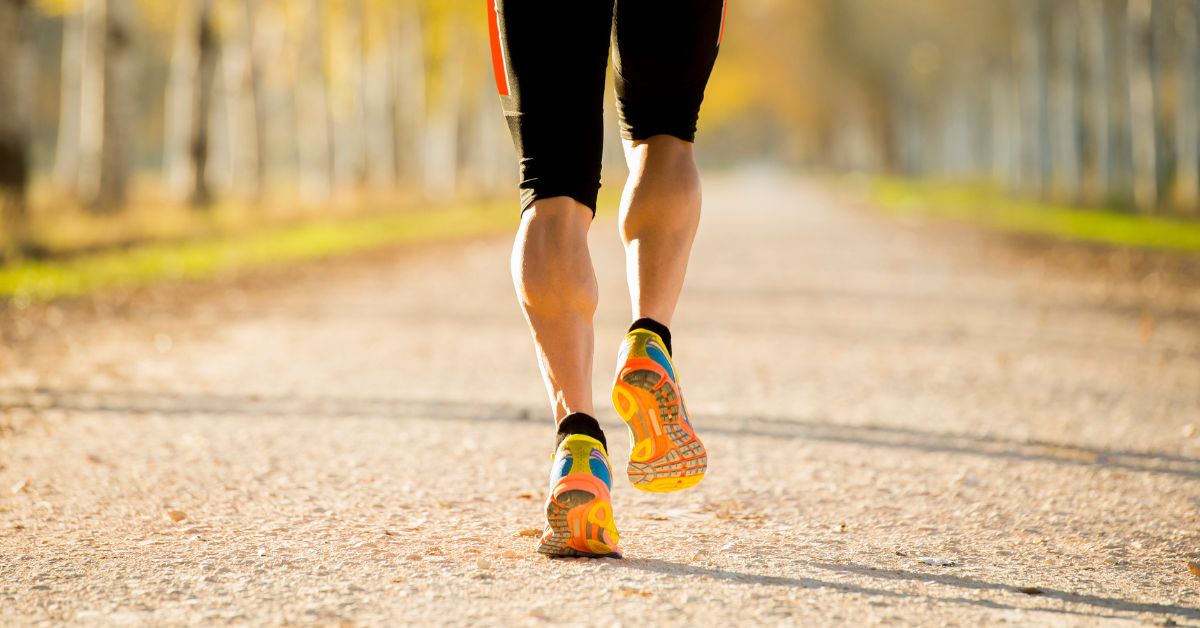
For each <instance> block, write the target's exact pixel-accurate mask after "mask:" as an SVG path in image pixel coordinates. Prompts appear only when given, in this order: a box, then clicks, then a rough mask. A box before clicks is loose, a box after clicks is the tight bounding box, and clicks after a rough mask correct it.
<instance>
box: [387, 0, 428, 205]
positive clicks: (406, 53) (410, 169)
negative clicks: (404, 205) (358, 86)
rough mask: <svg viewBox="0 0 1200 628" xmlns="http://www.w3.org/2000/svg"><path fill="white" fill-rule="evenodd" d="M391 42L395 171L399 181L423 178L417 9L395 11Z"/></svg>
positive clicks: (423, 92) (424, 91) (421, 35)
mask: <svg viewBox="0 0 1200 628" xmlns="http://www.w3.org/2000/svg"><path fill="white" fill-rule="evenodd" d="M393 30H394V32H395V35H394V36H393V37H392V39H391V46H392V55H393V57H394V62H393V64H392V67H393V68H394V71H395V73H396V77H395V79H394V84H395V89H396V112H395V116H396V171H397V175H398V177H399V178H400V180H402V181H405V182H408V183H414V184H415V183H419V182H420V181H422V180H423V179H424V157H423V156H424V150H425V144H426V141H425V131H426V128H425V116H426V109H427V107H426V98H427V97H428V86H427V82H426V76H427V75H426V67H425V66H426V63H425V26H424V16H423V15H422V13H421V9H420V6H418V5H417V4H416V3H412V4H410V5H409V6H408V8H407V9H404V10H401V11H400V12H398V15H397V17H396V24H395V27H394V29H393Z"/></svg>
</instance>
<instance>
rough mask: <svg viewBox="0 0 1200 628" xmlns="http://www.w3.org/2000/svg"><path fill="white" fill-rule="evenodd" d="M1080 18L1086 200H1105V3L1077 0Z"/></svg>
mask: <svg viewBox="0 0 1200 628" xmlns="http://www.w3.org/2000/svg"><path fill="white" fill-rule="evenodd" d="M1079 11H1080V16H1081V22H1082V26H1083V29H1082V36H1083V49H1084V53H1083V54H1084V64H1083V65H1084V67H1085V68H1086V74H1087V87H1088V92H1087V94H1088V97H1087V98H1086V99H1085V101H1084V125H1085V128H1086V129H1087V135H1086V137H1087V146H1088V148H1089V150H1088V155H1087V158H1086V162H1087V164H1088V166H1089V168H1088V171H1089V172H1090V176H1089V177H1088V179H1087V183H1086V185H1085V186H1084V189H1085V193H1084V196H1085V198H1086V200H1087V201H1088V202H1089V203H1102V202H1105V201H1107V200H1108V198H1109V195H1110V194H1111V190H1112V173H1111V168H1112V162H1111V160H1110V159H1109V155H1110V153H1111V148H1110V145H1111V143H1112V138H1111V134H1110V131H1111V120H1112V114H1111V113H1110V99H1109V94H1110V93H1111V88H1110V86H1109V82H1110V80H1111V79H1110V77H1109V67H1110V65H1111V63H1112V61H1111V60H1112V50H1111V40H1110V39H1109V38H1108V33H1107V28H1106V27H1105V22H1106V17H1105V11H1104V5H1103V4H1101V3H1099V2H1096V1H1095V0H1079Z"/></svg>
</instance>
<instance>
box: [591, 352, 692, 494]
mask: <svg viewBox="0 0 1200 628" xmlns="http://www.w3.org/2000/svg"><path fill="white" fill-rule="evenodd" d="M612 398H613V406H615V407H616V409H617V414H619V415H621V418H622V419H624V420H625V423H626V424H628V425H629V438H630V442H631V443H633V450H632V451H631V452H630V454H629V468H628V473H629V481H630V482H633V485H634V487H636V488H639V489H642V490H643V491H653V492H667V491H678V490H682V489H685V488H688V487H689V486H695V485H696V484H699V483H700V480H702V479H704V472H705V470H706V469H707V468H708V453H707V452H706V451H705V450H704V445H703V443H701V442H700V439H699V438H696V432H695V431H693V430H692V424H691V422H690V421H689V420H688V414H687V408H686V406H685V405H684V403H683V393H682V391H680V389H679V379H678V377H677V376H676V375H675V365H674V364H673V363H672V362H671V356H670V354H669V353H668V352H667V349H666V345H665V343H663V339H662V337H660V336H659V335H658V334H656V333H654V332H652V331H647V330H645V329H634V330H633V331H631V332H629V333H628V334H625V341H624V342H622V343H621V350H620V352H619V353H618V357H617V377H616V381H615V382H613V392H612Z"/></svg>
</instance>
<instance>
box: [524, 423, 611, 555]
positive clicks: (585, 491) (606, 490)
mask: <svg viewBox="0 0 1200 628" xmlns="http://www.w3.org/2000/svg"><path fill="white" fill-rule="evenodd" d="M611 490H612V472H611V470H610V467H609V465H608V452H606V451H604V445H602V444H601V443H600V441H598V440H596V439H594V438H592V437H590V436H584V435H582V434H573V435H571V436H568V437H566V438H564V439H563V441H562V442H561V443H559V445H558V450H557V451H556V452H555V454H554V465H553V466H552V467H551V469H550V497H549V498H548V499H547V500H546V532H545V533H544V534H542V540H541V541H540V542H539V543H538V552H540V553H542V554H545V555H547V556H584V557H594V558H620V557H621V548H620V547H618V546H617V542H618V540H619V537H618V535H617V524H616V522H615V521H613V512H612V497H611Z"/></svg>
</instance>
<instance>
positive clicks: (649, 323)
mask: <svg viewBox="0 0 1200 628" xmlns="http://www.w3.org/2000/svg"><path fill="white" fill-rule="evenodd" d="M635 329H644V330H646V331H652V332H654V333H656V334H658V335H659V337H660V338H662V339H663V344H666V345H667V353H670V354H671V355H675V352H673V351H671V330H669V329H667V326H666V325H663V324H662V323H660V322H658V321H656V320H654V319H653V318H639V319H637V320H636V321H633V324H632V325H630V326H629V331H633V330H635Z"/></svg>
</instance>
